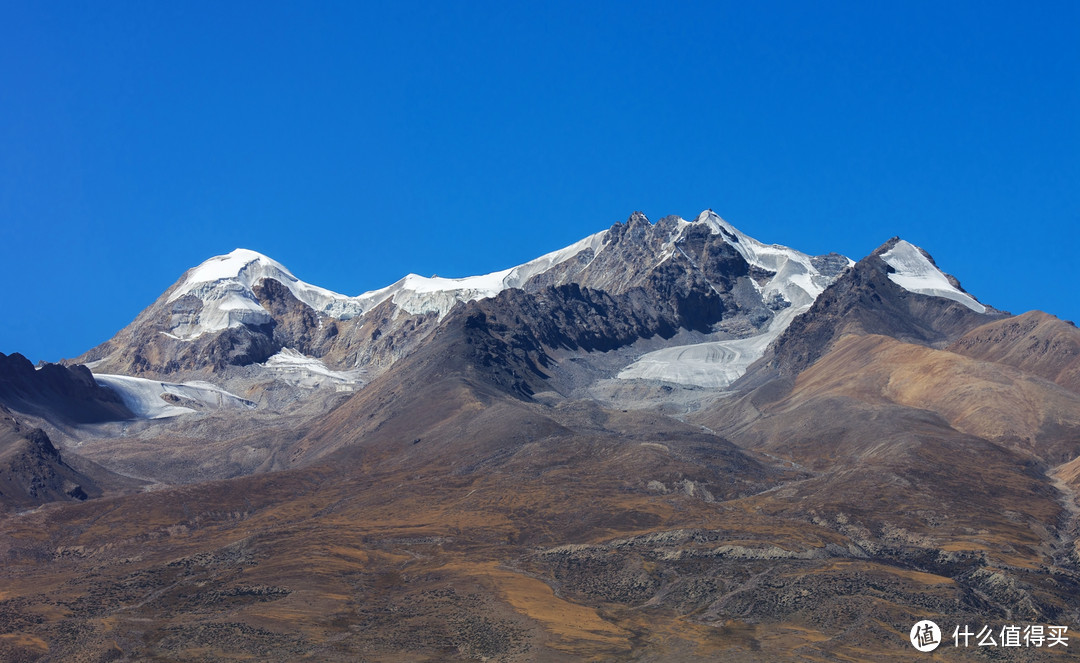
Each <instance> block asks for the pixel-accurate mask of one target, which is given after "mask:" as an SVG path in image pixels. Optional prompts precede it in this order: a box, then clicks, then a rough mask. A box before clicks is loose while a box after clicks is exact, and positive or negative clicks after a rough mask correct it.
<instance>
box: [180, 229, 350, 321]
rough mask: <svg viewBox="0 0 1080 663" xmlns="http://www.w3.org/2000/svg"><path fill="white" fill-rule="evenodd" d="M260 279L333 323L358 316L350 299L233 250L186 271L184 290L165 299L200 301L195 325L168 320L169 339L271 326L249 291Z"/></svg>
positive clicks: (251, 253)
mask: <svg viewBox="0 0 1080 663" xmlns="http://www.w3.org/2000/svg"><path fill="white" fill-rule="evenodd" d="M264 278H270V279H274V280H275V281H278V282H279V283H281V284H282V285H284V286H285V287H286V288H288V289H289V291H290V292H292V294H293V296H294V297H296V298H297V299H299V300H300V301H302V302H304V303H305V304H307V305H308V306H310V307H311V308H313V309H315V310H316V311H318V312H321V313H325V314H327V315H332V316H334V317H337V318H349V317H353V316H355V315H359V314H360V313H362V312H363V311H362V309H361V307H360V305H359V303H358V302H356V301H354V300H353V299H352V298H351V297H346V296H345V295H339V294H337V293H336V292H331V291H329V290H326V289H325V288H319V287H317V286H313V285H311V284H310V283H304V282H303V281H301V280H300V279H298V278H296V277H295V276H293V275H292V272H290V271H289V270H288V269H286V268H285V266H284V265H282V264H281V263H279V262H277V261H276V260H272V259H271V258H268V257H266V256H264V255H263V254H261V253H258V252H256V251H250V250H248V249H236V250H235V251H233V252H231V253H228V254H226V255H223V256H215V257H213V258H210V259H209V260H207V261H206V262H204V263H202V264H201V265H199V266H198V267H195V268H194V269H191V270H189V271H188V273H187V278H185V279H184V282H183V284H181V286H180V287H179V288H177V289H176V291H174V292H173V293H172V295H170V296H169V299H168V302H170V303H171V302H174V301H176V300H178V299H180V298H181V297H183V296H185V295H194V296H195V297H198V298H199V299H200V300H202V310H201V311H200V312H199V313H198V315H197V316H196V317H195V319H190V317H189V316H185V315H182V314H174V315H173V323H174V324H173V327H172V329H171V330H170V332H171V335H173V336H175V337H176V338H180V339H183V340H190V339H193V338H196V337H198V336H199V335H201V334H204V333H206V332H212V331H220V330H222V329H228V328H229V327H237V326H239V325H260V324H266V323H268V322H270V320H271V317H270V314H269V313H268V312H267V311H266V309H264V308H263V307H262V306H261V305H260V304H259V302H258V300H257V299H256V297H255V293H254V292H253V291H252V286H254V285H255V284H256V283H258V282H259V281H260V280H261V279H264Z"/></svg>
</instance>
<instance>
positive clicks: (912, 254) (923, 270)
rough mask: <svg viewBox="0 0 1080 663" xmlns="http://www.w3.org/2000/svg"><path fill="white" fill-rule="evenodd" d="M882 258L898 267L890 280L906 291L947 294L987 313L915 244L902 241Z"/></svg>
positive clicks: (946, 296)
mask: <svg viewBox="0 0 1080 663" xmlns="http://www.w3.org/2000/svg"><path fill="white" fill-rule="evenodd" d="M881 259H882V260H884V261H885V263H886V264H887V265H889V266H890V267H892V268H893V269H895V270H896V271H895V272H892V273H890V274H889V279H890V280H891V281H892V282H893V283H895V284H896V285H898V286H900V287H901V288H903V289H904V290H907V291H909V292H914V293H916V294H920V295H930V296H931V297H944V298H945V299H951V300H953V301H954V302H959V303H961V304H963V305H964V306H966V307H968V308H969V309H971V310H972V311H975V312H976V313H986V307H985V306H983V305H982V304H980V303H979V302H977V301H975V298H974V297H972V296H971V295H969V294H967V293H966V292H962V291H960V290H959V289H957V288H956V287H955V286H953V284H952V283H949V279H948V277H946V276H945V274H944V273H943V272H942V271H941V270H940V269H938V268H937V267H935V266H934V263H932V262H930V259H929V258H927V257H926V255H925V254H923V252H922V249H920V248H919V247H917V246H915V245H914V244H911V243H909V242H906V241H904V240H900V241H899V242H897V243H896V246H894V247H892V248H891V249H889V250H888V251H886V252H885V253H882V254H881Z"/></svg>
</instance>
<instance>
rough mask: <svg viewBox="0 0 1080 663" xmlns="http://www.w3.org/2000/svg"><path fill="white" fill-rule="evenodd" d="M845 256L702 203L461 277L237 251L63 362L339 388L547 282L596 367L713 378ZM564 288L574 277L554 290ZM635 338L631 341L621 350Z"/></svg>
mask: <svg viewBox="0 0 1080 663" xmlns="http://www.w3.org/2000/svg"><path fill="white" fill-rule="evenodd" d="M880 257H881V260H883V261H884V262H885V264H886V265H888V270H889V271H890V273H889V279H890V280H891V281H892V282H893V283H895V284H896V285H898V286H900V287H901V288H903V289H904V290H905V291H908V292H912V293H916V294H919V295H922V296H931V297H937V298H945V299H948V300H951V301H954V302H957V303H960V304H963V305H964V306H965V307H967V308H968V309H971V310H972V311H975V312H978V313H982V312H984V311H985V310H986V309H985V307H983V306H982V305H981V304H979V303H978V302H977V301H975V299H974V298H973V297H971V296H970V295H968V294H967V293H965V292H963V291H961V290H960V289H959V288H958V287H957V286H956V284H954V282H953V281H954V280H950V279H951V277H949V276H947V275H945V274H944V273H943V272H941V271H940V270H939V269H938V268H937V267H936V266H935V265H934V264H933V262H932V261H931V260H930V259H929V258H928V257H927V256H926V255H925V254H924V253H923V252H922V251H921V250H919V249H918V248H916V247H914V246H913V245H911V244H909V243H907V242H903V241H899V242H897V243H895V244H894V245H893V246H891V248H890V249H889V250H888V251H887V252H881V256H880ZM854 264H855V263H854V261H852V260H851V259H849V258H846V257H844V256H840V255H838V254H829V255H824V256H810V255H807V254H805V253H802V252H800V251H798V250H796V249H792V248H789V247H785V246H780V245H773V244H765V243H762V242H759V241H758V240H756V239H754V238H752V237H749V236H748V235H746V234H745V233H742V232H741V231H739V230H738V229H737V228H735V227H734V226H732V225H731V224H730V223H728V222H727V221H725V220H723V219H722V218H720V217H719V216H718V215H717V214H715V213H714V212H713V211H712V210H706V211H704V212H702V213H701V214H700V215H698V216H697V217H696V218H695V219H694V220H692V221H687V220H685V219H682V218H680V217H676V216H669V217H665V218H663V219H661V220H660V221H658V222H657V223H655V224H653V223H650V222H649V220H648V219H646V218H645V216H644V215H643V214H640V213H634V214H633V215H631V217H630V218H629V219H628V220H627V221H626V222H625V223H616V224H614V225H613V226H611V227H610V228H608V229H607V230H603V231H600V232H597V233H595V234H592V235H589V236H588V237H585V238H584V239H582V240H580V241H578V242H575V243H574V244H572V245H570V246H567V247H565V248H563V249H560V250H558V251H553V252H551V253H548V254H546V255H543V256H540V257H539V258H536V259H534V260H531V261H529V262H526V263H524V264H521V265H517V266H515V267H511V268H508V269H503V270H500V271H497V272H492V273H490V274H484V275H480V276H471V277H464V278H440V277H430V278H426V277H421V276H418V275H416V274H409V275H407V276H405V277H404V278H402V279H401V280H399V281H397V282H396V283H393V284H391V285H389V286H386V287H383V288H378V289H375V290H370V291H367V292H364V293H361V294H359V295H344V294H339V293H336V292H332V291H330V290H327V289H325V288H321V287H318V286H315V285H312V284H310V283H306V282H304V281H302V280H300V279H298V278H297V277H296V276H294V275H293V274H292V272H290V271H289V270H288V269H287V268H286V267H285V266H284V265H282V264H281V263H279V262H277V261H275V260H273V259H272V258H269V257H267V256H264V255H262V254H260V253H257V252H255V251H250V250H246V249H236V250H235V251H233V252H231V253H229V254H226V255H222V256H215V257H213V258H210V259H209V260H207V261H205V262H203V263H202V264H200V265H198V266H196V267H194V268H192V269H190V270H188V271H187V272H186V273H185V274H184V275H183V276H182V277H181V279H180V280H179V281H177V283H176V284H174V285H173V286H172V287H171V288H169V289H168V290H167V291H166V292H165V293H164V294H163V295H162V296H161V298H159V299H158V301H157V302H155V303H154V304H153V305H152V306H150V307H149V308H147V309H146V310H145V311H143V312H142V313H141V314H140V315H139V316H138V317H137V318H136V320H135V321H134V322H132V324H131V325H129V326H128V327H127V328H125V329H124V330H122V331H121V332H120V333H119V334H117V336H116V337H114V338H113V339H111V340H110V341H108V342H106V343H105V344H103V345H101V346H99V347H97V348H95V349H93V350H91V351H90V352H88V353H87V354H86V355H84V356H83V357H81V358H79V359H78V360H76V361H79V362H83V363H88V364H89V365H90V366H91V368H92V369H93V370H94V371H96V372H99V373H104V374H116V375H121V376H122V375H129V376H139V377H145V378H152V379H162V380H166V381H167V382H176V381H177V380H176V378H178V377H179V378H184V379H188V380H190V379H192V378H194V379H197V380H198V379H204V378H207V377H209V376H210V375H212V374H215V373H219V372H220V371H223V370H226V369H228V368H229V367H243V366H249V367H253V368H258V367H264V368H265V369H267V374H268V375H272V374H274V375H278V376H280V377H282V379H284V377H285V375H286V374H285V373H284V372H283V369H282V367H283V366H285V365H287V366H288V367H289V368H288V370H289V373H288V374H289V375H290V376H291V377H290V378H289V380H290V382H291V383H292V384H296V385H308V386H312V385H314V386H320V385H330V384H338V385H343V388H352V386H355V385H358V384H360V383H361V382H366V381H367V380H369V379H371V378H373V377H375V376H377V375H378V374H380V373H381V372H382V371H384V370H385V369H386V368H387V367H389V366H390V365H392V364H393V363H394V362H396V361H397V360H399V359H400V358H402V357H404V356H407V355H408V354H410V353H411V352H413V351H415V350H416V349H417V348H419V347H421V346H422V345H423V344H424V342H425V339H427V338H428V337H429V336H430V335H431V334H432V333H434V332H435V331H436V329H437V328H438V327H439V325H440V324H441V323H442V321H443V320H444V319H445V318H446V317H447V316H448V315H450V314H451V312H452V311H454V310H455V307H456V306H459V305H462V304H465V303H468V302H477V301H480V300H486V299H491V298H495V297H498V296H500V294H501V293H504V292H506V291H508V290H511V289H517V290H521V291H524V292H526V293H531V294H542V293H543V292H544V291H545V290H546V289H555V290H554V291H552V292H554V293H557V297H556V299H558V300H559V301H560V302H562V303H561V304H559V306H561V307H562V308H567V307H569V308H571V309H572V308H574V306H577V305H575V304H572V303H571V302H572V301H573V300H574V299H575V298H576V299H580V300H581V301H582V302H585V303H587V304H588V306H590V307H592V308H593V309H594V310H595V312H594V313H593V314H592V317H589V318H586V319H584V320H583V319H571V318H570V317H569V316H572V315H574V314H554V313H552V312H549V313H548V314H545V315H547V316H548V319H547V320H546V321H545V325H547V327H548V329H547V331H545V332H544V334H547V336H546V337H545V338H547V339H548V340H547V341H544V342H546V343H550V344H553V345H552V347H554V346H558V345H562V346H565V347H580V348H584V349H588V348H599V349H605V350H608V349H617V348H626V350H625V351H624V356H623V359H621V360H620V361H619V362H616V363H618V364H619V365H618V366H616V367H615V368H616V369H617V370H612V369H611V367H610V366H609V367H608V369H605V370H608V372H609V375H608V376H607V377H609V378H613V379H618V380H623V381H633V380H645V381H652V382H663V383H670V384H680V385H685V386H690V387H701V388H724V387H727V386H729V385H730V384H732V383H733V382H734V381H735V380H737V379H739V378H740V377H742V376H743V375H744V374H745V373H746V371H747V369H748V368H749V367H750V366H751V365H752V364H754V362H756V361H758V360H759V359H761V358H762V357H763V356H764V355H765V354H766V351H767V350H768V348H769V347H770V345H771V344H773V343H774V342H775V341H776V340H777V339H778V338H780V337H781V335H783V334H784V332H785V331H786V330H787V329H788V327H789V326H790V325H791V324H792V321H793V320H795V319H796V318H798V317H799V316H800V315H801V314H803V313H805V312H806V311H808V310H809V309H810V307H811V306H812V305H813V304H814V303H815V302H816V301H817V300H818V299H819V297H820V296H821V294H822V293H823V292H824V291H825V289H826V288H827V287H828V286H829V285H830V284H831V283H833V282H834V281H836V279H837V278H838V277H839V276H840V275H841V274H842V273H844V272H845V270H848V269H850V268H851V266H852V265H854ZM567 287H576V288H578V290H576V291H573V292H571V291H566V290H559V289H565V288H567ZM598 292H602V293H604V295H605V296H606V297H609V298H613V299H612V301H610V302H608V303H604V304H599V303H598V302H596V301H595V296H594V295H592V294H590V293H598ZM553 301H554V300H553ZM597 316H599V317H597ZM552 325H555V326H556V327H558V326H561V327H562V331H558V330H553V329H550V327H551V326H552ZM605 325H607V326H606V327H605ZM612 325H614V327H612ZM571 327H572V328H571ZM616 327H618V328H621V329H622V331H614V329H615V328H616ZM612 334H614V335H615V337H612ZM569 338H574V339H577V340H574V341H567V340H566V339H569ZM589 338H592V339H598V338H607V340H605V341H603V342H595V341H590V340H588V339H589ZM639 341H640V343H641V344H644V345H642V351H638V352H634V351H632V350H630V349H629V348H630V346H635V347H636V345H635V344H639ZM286 360H287V361H286ZM612 361H614V360H612ZM283 362H284V363H283ZM609 363H610V362H609ZM343 375H347V376H348V377H341V376H343ZM361 376H363V377H361ZM112 386H113V387H114V388H120V387H121V386H122V385H121V384H120V383H119V382H117V381H115V380H114V384H113V385H112ZM131 398H133V399H136V400H137V395H131ZM174 409H175V408H174ZM170 411H171V410H170Z"/></svg>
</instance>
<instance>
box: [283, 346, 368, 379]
mask: <svg viewBox="0 0 1080 663" xmlns="http://www.w3.org/2000/svg"><path fill="white" fill-rule="evenodd" d="M263 366H265V367H266V368H269V369H271V370H273V371H275V372H276V373H277V374H278V375H279V376H280V377H281V378H283V379H284V380H286V381H287V382H290V383H293V384H296V385H298V386H301V387H307V388H309V389H314V388H317V387H321V386H324V385H326V384H331V385H335V386H338V385H356V384H359V383H361V382H362V381H363V380H362V375H363V373H364V371H363V370H353V371H335V370H332V369H330V368H327V366H326V364H324V363H323V362H322V361H320V360H319V359H316V358H315V357H308V356H307V355H304V354H301V353H299V352H297V351H296V350H293V349H292V348H282V349H281V351H280V352H278V353H277V354H275V355H274V356H272V357H270V358H269V359H267V360H266V363H265V364H263Z"/></svg>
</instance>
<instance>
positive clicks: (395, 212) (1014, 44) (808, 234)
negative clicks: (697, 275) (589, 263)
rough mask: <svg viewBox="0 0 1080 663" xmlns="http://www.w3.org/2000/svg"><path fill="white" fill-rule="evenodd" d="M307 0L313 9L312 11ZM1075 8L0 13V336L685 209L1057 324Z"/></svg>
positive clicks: (59, 6)
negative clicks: (249, 263)
mask: <svg viewBox="0 0 1080 663" xmlns="http://www.w3.org/2000/svg"><path fill="white" fill-rule="evenodd" d="M312 5H316V6H314V7H313V6H312ZM1078 29H1080V3H1077V2H1038V3H1020V2H1015V3H997V2H985V1H980V2H960V3H956V2H946V3H942V2H937V1H935V2H914V1H913V2H890V3H884V2H842V3H834V2H825V3H817V2H813V3H811V2H792V3H747V2H704V3H659V2H650V3H639V2H611V3H569V2H553V1H548V2H543V3H515V2H490V3H485V2H427V3H409V2H384V3H374V2H352V1H350V2H340V3H333V2H320V3H307V2H293V3H280V2H264V1H260V2H250V3H228V2H226V3H222V2H212V3H211V2H205V3H202V2H144V1H138V2H120V1H116V2H96V1H87V2H53V3H44V2H24V1H22V0H8V1H7V2H4V3H3V4H2V5H0V251H2V253H0V283H2V287H0V315H2V318H0V351H2V352H6V353H10V352H15V351H18V352H22V353H23V354H25V355H27V356H28V357H30V358H31V359H32V360H34V361H37V360H39V359H46V360H57V359H59V358H61V357H70V356H74V355H77V354H79V353H81V352H83V351H84V350H86V349H88V348H90V347H91V346H93V345H95V344H97V343H99V342H101V341H104V340H106V339H107V338H109V337H110V336H112V335H113V334H114V333H115V332H116V331H117V330H119V329H120V328H121V327H123V326H124V325H126V324H127V323H128V322H130V321H131V320H132V319H133V318H134V317H135V315H136V314H137V313H138V312H139V311H140V310H142V309H143V308H144V307H145V306H147V305H149V304H150V303H151V302H152V301H153V300H154V299H155V298H156V297H157V296H158V295H159V294H160V293H161V292H162V291H163V290H164V289H165V288H167V287H168V286H169V285H170V284H172V283H173V282H174V281H175V280H176V279H177V278H178V277H179V276H180V275H181V274H182V273H183V271H184V270H185V269H187V268H188V267H191V266H193V265H195V264H198V263H199V262H201V261H203V260H204V259H206V258H208V257H210V256H212V255H216V254H221V253H225V252H227V251H230V250H232V249H233V248H236V247H246V248H251V249H255V250H258V251H261V252H263V253H266V254H268V255H270V256H272V257H274V258H276V259H278V260H279V261H281V262H283V263H284V264H285V265H287V266H288V267H289V268H290V269H291V270H292V271H293V272H294V273H295V274H296V275H297V276H299V277H300V278H302V279H304V280H306V281H309V282H312V283H315V284H318V285H322V286H324V287H328V288H331V289H334V290H337V291H339V292H344V293H347V294H357V293H360V292H363V291H366V290H370V289H374V288H377V287H381V286H384V285H387V284H389V283H391V282H393V281H395V280H397V279H398V278H400V277H401V276H403V275H404V274H406V273H408V272H416V273H419V274H423V275H430V274H432V273H438V274H439V275H441V276H465V275H469V274H474V273H484V272H489V271H494V270H497V269H502V268H505V267H509V266H511V265H514V264H517V263H520V262H523V261H525V260H528V259H530V258H532V257H535V256H537V255H539V254H541V253H545V252H547V251H550V250H554V249H556V248H560V247H562V246H564V245H566V244H569V243H571V242H573V241H575V240H577V239H579V238H581V237H583V236H584V235H586V234H589V233H592V232H595V231H597V230H600V229H603V228H605V227H607V226H609V225H611V224H612V223H614V222H616V221H623V220H625V219H626V218H627V217H628V216H629V215H630V213H631V212H633V211H634V210H641V211H643V212H645V213H646V214H647V215H648V216H649V217H650V218H651V219H653V220H654V221H655V220H657V219H659V218H660V217H662V216H664V215H667V214H679V215H681V216H684V217H693V216H694V215H696V214H697V213H698V212H700V211H701V210H702V209H705V208H712V209H714V210H716V211H717V213H719V214H720V215H721V216H723V217H725V218H726V219H728V220H729V221H730V222H732V223H733V224H735V225H736V226H737V227H739V228H740V229H742V230H743V231H745V232H747V233H749V234H750V235H752V236H755V237H757V238H758V239H761V240H763V241H766V242H776V243H782V244H787V245H789V246H793V247H795V248H798V249H801V250H803V251H806V252H810V253H823V252H827V251H831V250H836V251H839V252H842V253H845V254H847V255H849V256H851V257H854V258H860V257H862V256H864V255H865V254H867V253H869V252H870V251H872V250H873V249H874V248H876V247H877V246H878V245H879V244H880V243H881V242H883V241H884V240H886V239H887V238H889V237H890V236H892V235H900V236H902V237H904V238H905V239H908V240H910V241H912V242H914V243H916V244H919V245H920V246H923V247H924V248H926V249H927V250H929V251H930V252H931V253H932V254H933V255H934V256H935V258H936V259H937V260H938V263H939V264H940V265H941V266H942V267H943V268H944V269H946V270H947V271H950V272H952V273H954V274H956V275H957V276H958V277H959V278H960V279H961V281H962V282H963V284H964V286H965V287H966V288H967V289H968V290H970V291H971V292H972V293H974V294H975V295H976V296H978V297H979V298H980V299H981V300H982V301H984V302H986V303H989V304H991V305H994V306H997V307H999V308H1004V309H1008V310H1012V311H1013V312H1022V311H1024V310H1028V309H1031V308H1040V309H1043V310H1046V311H1049V312H1052V313H1055V314H1057V315H1060V316H1061V317H1064V318H1067V319H1080V303H1078V299H1080V298H1078V297H1077V295H1076V290H1075V288H1076V286H1075V283H1074V282H1075V278H1076V276H1075V271H1076V267H1077V265H1078V260H1077V258H1076V256H1077V244H1078V242H1077V240H1078V239H1080V237H1078V234H1080V233H1078V230H1077V225H1078V224H1080V40H1078V37H1077V30H1078Z"/></svg>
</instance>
